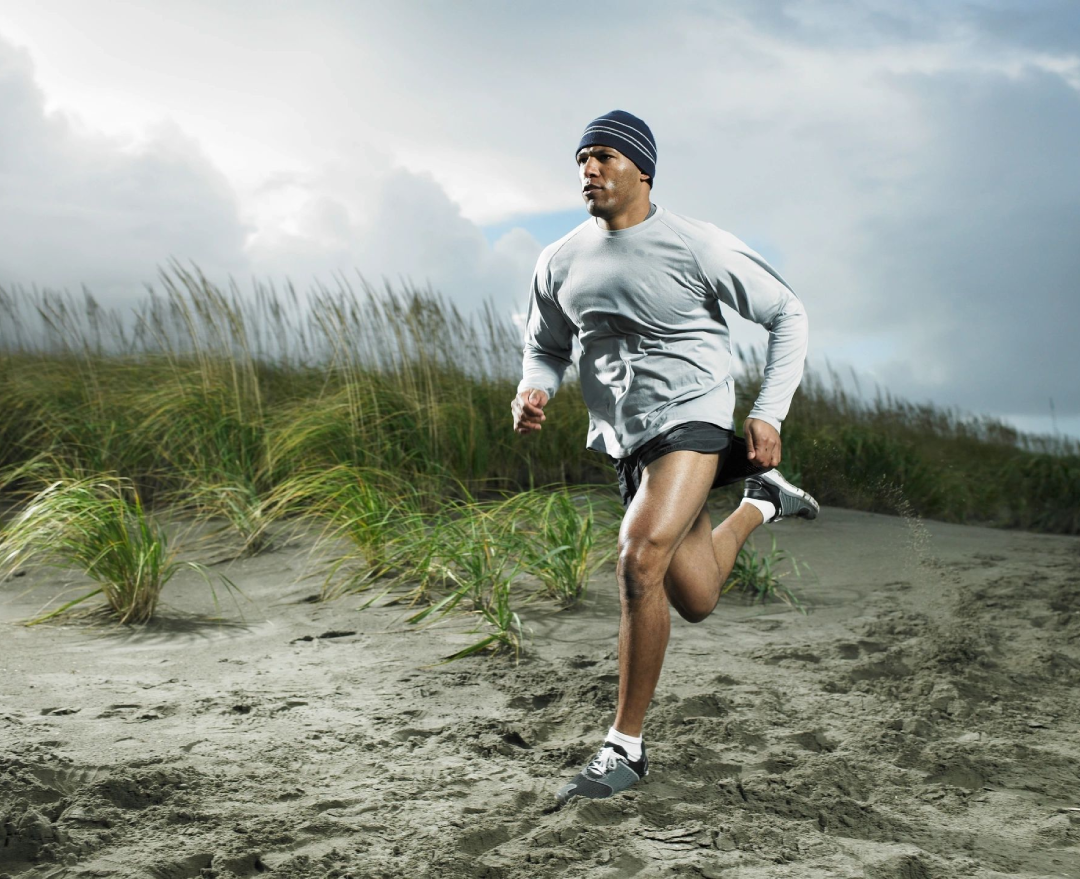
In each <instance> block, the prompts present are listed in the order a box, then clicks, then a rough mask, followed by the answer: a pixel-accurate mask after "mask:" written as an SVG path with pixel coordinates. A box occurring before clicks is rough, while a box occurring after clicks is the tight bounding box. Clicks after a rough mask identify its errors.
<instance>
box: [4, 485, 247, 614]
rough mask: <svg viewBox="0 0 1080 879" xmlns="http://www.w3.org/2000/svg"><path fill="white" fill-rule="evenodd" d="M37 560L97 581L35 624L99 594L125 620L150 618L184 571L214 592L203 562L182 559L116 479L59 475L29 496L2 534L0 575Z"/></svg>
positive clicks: (134, 496)
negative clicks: (167, 588)
mask: <svg viewBox="0 0 1080 879" xmlns="http://www.w3.org/2000/svg"><path fill="white" fill-rule="evenodd" d="M35 561H37V562H42V563H45V564H48V565H53V566H56V567H61V568H74V569H76V570H79V571H82V572H83V573H84V574H86V576H87V577H89V578H90V579H91V580H94V581H95V582H96V583H97V584H98V586H97V588H95V589H92V590H91V591H89V592H86V593H84V594H83V595H81V596H79V597H78V598H75V599H73V600H71V601H68V602H66V603H64V604H63V605H62V606H61V607H59V608H56V609H54V610H52V611H49V612H47V613H43V614H41V615H39V616H38V617H36V618H35V619H34V620H32V621H31V622H33V623H39V622H43V621H45V620H48V619H51V618H52V617H54V616H57V615H58V614H61V613H64V612H65V611H68V610H70V609H71V608H73V607H75V606H76V605H80V604H82V603H83V602H84V601H86V600H88V599H90V598H93V597H94V596H96V595H102V596H103V597H104V598H105V601H106V602H107V604H108V606H109V608H110V609H111V610H112V613H113V614H114V616H115V617H116V619H117V620H118V621H119V622H121V623H144V622H147V621H148V620H149V619H151V617H153V615H154V611H155V610H156V608H157V605H158V600H159V599H160V597H161V591H162V589H163V588H164V587H165V584H166V583H168V582H169V580H171V579H172V577H173V576H174V575H175V574H176V573H177V572H178V571H180V570H182V569H183V568H190V569H192V570H195V571H197V572H199V573H200V574H201V575H202V576H203V578H204V579H206V582H207V585H209V586H210V588H211V589H213V586H212V585H211V583H210V580H209V578H208V577H207V576H206V571H205V569H204V568H203V567H202V566H201V565H198V564H196V563H194V562H187V561H180V560H178V559H177V558H176V552H175V550H174V549H173V548H171V547H170V546H169V542H168V539H167V537H166V532H165V530H164V529H163V528H162V527H160V526H159V525H157V524H156V523H155V522H153V521H152V520H151V518H150V517H149V516H148V515H147V512H146V510H145V508H144V507H143V503H142V500H141V498H140V497H139V493H138V491H137V490H136V489H135V487H134V486H133V485H132V484H131V483H130V482H128V481H126V480H123V479H118V478H110V477H100V476H99V477H94V478H90V479H61V480H57V481H55V482H53V483H51V484H50V485H47V486H46V487H45V488H44V489H42V490H41V491H39V492H37V493H36V494H35V495H34V496H33V497H32V498H31V499H30V501H29V503H28V504H27V505H26V506H25V508H24V509H22V510H21V511H19V512H18V513H17V515H16V516H15V517H14V518H13V519H12V521H11V522H9V523H8V524H7V525H6V526H5V527H4V529H3V531H2V532H0V579H3V578H4V577H6V576H7V575H8V574H10V573H12V572H13V571H14V570H15V569H17V568H19V567H23V566H26V565H28V564H30V563H31V562H35ZM222 580H223V582H225V583H228V581H226V580H224V578H222ZM229 585H231V584H229ZM216 599H217V596H216V594H215V602H216Z"/></svg>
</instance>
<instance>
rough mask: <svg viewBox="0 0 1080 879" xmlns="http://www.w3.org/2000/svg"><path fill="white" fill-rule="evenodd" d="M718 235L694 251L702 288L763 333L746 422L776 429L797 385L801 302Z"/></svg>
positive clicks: (742, 248) (804, 335)
mask: <svg viewBox="0 0 1080 879" xmlns="http://www.w3.org/2000/svg"><path fill="white" fill-rule="evenodd" d="M713 229H714V232H715V233H718V234H716V235H715V236H713V237H711V240H710V241H709V242H708V243H707V245H706V246H704V247H702V248H700V249H699V251H698V254H697V256H698V260H699V264H700V266H701V269H702V272H703V273H704V275H705V283H706V284H707V285H709V286H711V288H712V289H713V291H714V292H715V294H716V296H717V298H719V299H720V301H721V302H723V303H724V304H725V305H728V306H729V307H731V308H733V309H735V311H736V312H738V313H739V314H740V315H741V316H742V317H744V318H746V319H747V320H752V321H754V322H755V323H758V324H761V326H763V327H765V329H767V330H768V331H769V346H768V350H767V353H766V359H765V372H764V375H763V376H762V381H761V390H760V392H759V393H758V398H757V401H756V402H755V403H754V408H753V409H751V410H750V417H751V418H760V419H761V420H762V421H766V422H768V423H769V424H771V425H772V426H773V427H775V428H776V429H777V430H779V429H780V423H781V422H782V421H783V420H784V418H785V417H786V416H787V413H788V409H789V408H790V407H791V398H792V397H794V396H795V391H796V390H797V389H798V387H799V382H800V381H801V380H802V375H803V364H804V362H805V360H806V349H807V341H808V338H809V322H808V320H807V317H806V309H805V308H803V304H802V302H800V301H799V298H798V297H797V296H796V295H795V293H794V292H793V291H792V290H791V288H790V287H789V286H788V285H787V283H786V282H785V281H784V279H783V278H781V277H780V275H779V274H778V273H777V272H776V270H775V269H773V268H772V266H770V265H769V264H768V263H767V262H766V261H765V260H764V259H763V258H762V257H761V256H760V255H759V254H757V253H755V252H754V251H753V250H752V249H751V248H750V247H748V246H747V245H746V244H744V243H743V242H742V241H740V240H739V239H738V238H736V237H735V236H734V235H729V234H727V233H725V232H722V231H721V230H719V229H716V228H715V227H713Z"/></svg>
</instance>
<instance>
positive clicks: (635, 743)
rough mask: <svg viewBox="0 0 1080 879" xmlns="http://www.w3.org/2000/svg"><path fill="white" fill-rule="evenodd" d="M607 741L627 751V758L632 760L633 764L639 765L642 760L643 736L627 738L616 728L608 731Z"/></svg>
mask: <svg viewBox="0 0 1080 879" xmlns="http://www.w3.org/2000/svg"><path fill="white" fill-rule="evenodd" d="M607 741H609V742H611V743H612V744H613V745H620V746H622V749H623V750H624V751H626V756H627V757H629V758H630V762H631V763H637V761H638V760H640V759H641V736H638V737H637V738H634V737H633V736H626V735H623V734H622V733H621V732H619V731H618V730H617V729H615V727H612V728H611V729H609V730H608V734H607Z"/></svg>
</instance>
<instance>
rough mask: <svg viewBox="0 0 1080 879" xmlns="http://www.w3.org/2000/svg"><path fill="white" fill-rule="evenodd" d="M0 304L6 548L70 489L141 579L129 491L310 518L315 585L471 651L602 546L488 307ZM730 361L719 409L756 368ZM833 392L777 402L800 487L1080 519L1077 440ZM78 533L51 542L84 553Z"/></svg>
mask: <svg viewBox="0 0 1080 879" xmlns="http://www.w3.org/2000/svg"><path fill="white" fill-rule="evenodd" d="M0 315H2V317H3V320H0V411H2V412H3V413H4V417H3V418H2V419H0V475H2V476H3V478H2V479H0V501H3V502H4V503H6V504H8V505H12V504H14V509H15V511H16V519H15V521H19V519H18V516H21V515H25V514H26V510H25V509H24V510H23V512H22V513H19V512H18V510H19V509H20V506H19V505H20V503H21V502H22V501H23V499H24V498H25V497H26V495H27V493H28V492H31V493H32V491H31V489H33V488H34V486H35V485H36V483H35V482H34V480H35V479H39V478H42V477H41V473H42V472H44V471H41V467H45V468H46V470H47V469H48V467H52V468H53V469H52V470H51V471H49V473H51V475H47V476H46V477H45V478H47V479H48V481H49V482H50V483H52V484H54V487H53V488H52V489H50V492H51V493H50V494H48V495H46V496H43V497H41V498H40V499H39V501H38V504H37V506H36V507H35V510H36V511H37V512H36V514H35V515H37V516H38V518H37V519H36V520H35V521H36V524H35V525H33V527H31V525H30V524H29V520H26V522H24V524H23V525H22V526H20V527H22V528H23V531H22V532H20V533H23V534H24V535H26V536H25V537H19V538H18V539H17V540H19V541H22V543H21V544H19V546H20V548H19V550H18V552H17V553H16V554H15V555H17V556H18V557H19V558H20V559H25V558H28V553H30V552H31V551H32V550H34V547H35V545H36V542H37V541H40V540H43V539H44V535H45V533H46V531H47V529H48V528H49V527H54V528H60V529H61V530H62V527H61V524H59V523H68V524H65V525H63V527H64V528H66V527H69V525H70V523H71V522H74V521H75V519H74V518H73V516H74V512H73V510H74V507H73V506H72V504H75V505H77V504H78V503H80V502H81V503H83V504H84V506H86V507H87V508H89V505H90V504H91V503H103V504H106V505H109V504H111V505H112V506H111V507H110V509H111V510H112V511H113V512H112V514H111V515H113V516H114V518H115V520H116V523H124V524H123V525H122V526H121V525H120V524H116V525H114V526H110V527H115V528H117V529H118V530H117V531H116V535H117V540H119V535H120V533H121V532H123V533H124V534H126V535H128V536H127V537H126V538H124V539H125V540H126V541H128V542H127V543H126V544H125V543H123V542H120V543H119V544H118V545H120V546H127V547H128V548H127V549H125V550H122V552H128V553H129V558H128V559H127V561H126V562H120V563H119V564H125V563H126V564H130V565H135V567H138V566H139V564H142V565H143V566H144V567H146V566H150V567H154V568H155V569H156V570H157V572H158V574H157V575H156V580H154V578H151V580H150V581H147V582H151V581H153V582H158V583H160V584H162V585H163V583H164V582H165V581H167V579H168V576H171V575H172V573H174V572H175V570H176V569H175V566H174V565H175V559H174V557H172V556H169V555H168V552H167V549H166V548H165V545H164V544H162V545H161V548H160V549H153V547H154V546H155V545H156V544H155V541H158V540H159V538H160V535H159V534H158V532H156V531H154V530H152V526H151V524H150V522H149V519H147V518H146V510H147V509H148V508H158V507H161V508H164V507H172V508H174V509H175V510H177V511H178V512H182V513H186V514H190V515H194V516H195V517H197V518H203V519H208V520H213V521H217V522H220V524H221V527H222V529H224V530H226V531H228V533H230V534H232V535H234V537H235V540H236V542H237V543H238V550H237V554H251V553H257V552H260V551H263V550H265V549H266V548H267V547H268V546H270V545H271V533H272V530H273V529H272V528H271V525H272V524H273V523H274V522H276V521H278V520H280V519H288V520H292V521H294V522H296V523H303V522H310V521H316V522H321V523H322V527H323V528H324V533H325V535H326V538H327V539H332V540H334V541H337V542H338V545H340V546H343V547H346V548H345V549H344V550H342V551H341V552H340V554H339V555H338V556H337V559H336V561H335V562H334V563H333V565H332V566H331V569H330V571H329V572H328V574H327V577H326V581H325V584H324V588H323V597H332V596H334V595H339V594H343V593H352V592H356V591H371V590H373V589H374V590H375V591H374V592H372V595H373V596H378V595H388V596H392V597H393V599H394V600H401V601H405V602H407V603H408V604H409V606H410V608H412V610H411V611H410V614H411V616H412V617H413V618H414V622H416V623H427V622H430V621H431V620H432V619H435V618H440V617H441V616H442V615H444V614H446V613H448V612H450V611H451V610H453V612H455V613H460V612H467V613H469V614H472V615H474V616H475V617H476V618H477V619H478V620H480V621H481V623H482V624H481V626H480V629H481V630H482V631H483V632H484V634H483V637H482V638H481V639H480V640H478V641H477V642H476V644H480V642H481V641H483V645H482V646H480V647H476V650H477V651H479V650H487V649H489V648H491V649H495V648H507V649H511V650H514V651H517V650H519V649H520V647H521V643H522V640H521V639H522V637H523V633H522V630H521V627H520V619H519V618H518V617H517V616H516V614H515V612H514V610H513V607H512V600H511V596H512V595H513V596H521V598H520V600H525V597H528V598H529V599H530V600H531V597H532V596H533V595H544V596H545V597H546V598H548V599H551V600H553V601H555V602H557V603H559V604H560V605H563V606H570V605H572V604H573V603H574V602H576V601H578V600H580V598H581V597H582V596H583V595H584V594H586V590H587V586H588V580H589V577H590V576H591V575H592V573H593V572H594V571H595V569H596V567H597V566H598V565H599V564H602V563H603V562H604V561H605V560H606V559H607V558H609V557H610V554H611V553H612V552H613V548H614V544H615V540H614V534H615V530H617V527H618V521H619V518H620V516H621V510H619V509H618V502H617V500H616V499H615V498H616V494H615V491H614V474H613V471H612V469H611V467H610V463H609V462H608V461H607V460H606V458H605V457H604V456H602V455H598V454H596V453H593V452H588V451H586V450H585V448H584V444H585V431H586V426H587V423H588V414H587V412H586V410H585V406H584V403H583V401H582V399H581V395H580V390H579V388H578V386H577V382H576V379H575V377H574V374H573V372H572V371H571V373H570V374H569V375H568V377H567V381H566V383H565V384H564V387H563V388H562V389H561V391H560V393H559V394H557V395H556V396H555V398H554V399H552V401H551V402H550V403H549V405H548V407H547V415H548V418H547V421H546V422H545V426H544V430H543V431H542V432H541V433H540V434H537V435H533V436H528V437H518V436H516V435H515V434H514V433H513V432H512V430H511V415H510V401H511V399H512V397H513V395H514V391H515V387H516V384H517V379H518V376H519V375H520V339H519V336H520V334H519V332H518V330H516V329H515V328H514V326H513V324H512V322H511V321H510V320H509V319H507V318H504V317H502V316H501V315H499V314H497V313H496V312H495V311H494V309H492V308H487V309H486V310H484V311H482V312H481V313H479V314H475V315H471V316H467V315H464V314H462V313H461V312H460V311H459V310H458V309H456V308H455V307H454V305H453V304H452V303H450V302H448V301H447V300H446V299H444V298H443V297H441V296H440V295H438V294H437V293H435V292H434V291H432V290H430V289H426V288H420V287H416V286H413V285H409V284H407V283H406V284H399V285H396V286H391V285H384V286H383V287H381V288H376V287H375V286H373V285H370V284H368V283H366V282H364V281H362V280H358V281H357V282H355V283H350V282H348V281H347V280H345V279H343V278H342V279H338V281H337V283H336V285H335V286H334V287H332V288H331V287H325V286H321V285H316V286H315V287H314V288H312V289H310V290H308V291H306V292H304V293H300V292H298V291H297V290H296V289H295V288H294V287H292V286H291V285H285V286H284V287H274V286H273V285H269V284H255V285H254V286H253V287H252V288H251V289H249V290H245V291H242V290H240V289H239V288H238V287H237V286H236V285H229V286H227V287H220V286H217V285H215V284H213V283H211V282H210V281H209V280H207V279H206V278H205V277H203V276H202V274H201V273H200V272H199V271H198V270H197V269H196V268H194V267H190V268H189V267H184V266H181V265H179V264H175V263H174V264H171V265H170V266H169V267H167V268H166V269H165V270H164V271H163V272H162V273H161V276H160V278H159V279H158V283H157V284H156V285H155V286H154V287H153V288H152V290H151V291H149V292H148V293H147V295H146V297H145V298H144V299H143V300H142V301H140V302H139V304H138V305H137V307H135V308H133V309H129V310H127V311H113V310H109V309H105V308H102V307H101V306H100V305H99V304H98V303H97V302H96V300H94V298H93V297H92V296H91V295H90V294H89V293H85V292H84V293H83V294H81V295H77V296H76V295H69V294H64V293H56V292H49V291H37V290H31V291H28V290H25V289H5V288H0ZM739 359H740V362H741V364H742V368H741V372H740V374H739V375H738V376H737V379H738V381H737V387H738V395H737V408H736V419H737V422H736V423H741V419H742V417H744V416H745V414H746V413H747V412H748V411H749V409H750V407H751V405H752V403H753V399H754V397H755V396H756V391H757V387H758V385H759V383H760V376H761V372H762V366H763V364H762V363H761V362H760V359H759V358H757V359H756V358H755V357H754V356H752V355H751V354H748V353H746V352H740V358H739ZM852 385H853V383H852V382H851V381H844V380H842V378H841V377H840V376H837V375H836V374H834V373H832V372H831V371H829V370H825V371H824V372H821V371H815V370H812V369H811V370H809V371H808V373H807V376H806V378H805V379H804V381H803V384H802V386H801V388H800V390H799V392H798V393H797V394H796V396H795V399H794V401H793V404H792V408H791V413H790V415H789V417H788V419H787V420H786V421H785V425H784V432H783V456H784V460H783V464H782V466H781V469H782V470H783V471H784V472H785V474H786V475H788V476H789V478H792V479H793V480H794V481H796V482H798V483H800V484H801V485H803V486H804V487H805V488H807V489H808V490H809V491H810V492H812V493H813V494H814V495H815V496H816V497H817V498H818V500H819V501H821V502H822V503H824V504H833V505H839V506H847V507H852V508H856V509H862V510H869V511H874V512H885V513H891V514H898V513H900V512H904V513H905V514H906V515H915V516H923V517H933V518H938V519H944V520H947V521H953V522H965V523H978V524H988V525H996V526H1002V527H1015V528H1026V529H1034V530H1041V531H1047V532H1057V533H1064V534H1077V533H1080V504H1078V503H1077V502H1076V500H1077V498H1078V497H1080V448H1078V447H1077V445H1076V444H1075V443H1071V442H1069V441H1067V440H1062V439H1059V438H1054V437H1035V436H1029V435H1025V434H1021V433H1019V432H1017V431H1015V430H1013V429H1012V428H1010V427H1008V426H1007V425H1004V424H1002V423H1001V422H998V421H995V420H993V419H989V418H982V417H973V416H971V417H969V416H964V415H962V414H960V413H957V412H955V411H952V410H945V409H941V408H938V407H934V406H929V405H916V404H912V403H909V402H906V401H903V400H898V399H896V398H894V397H892V396H890V395H889V394H888V393H887V392H877V393H875V394H874V395H872V396H867V395H865V394H862V393H860V392H859V391H858V389H857V388H855V389H852ZM35 462H37V463H38V465H40V466H38V468H37V470H36V471H35V472H37V473H38V474H39V475H38V476H34V477H31V476H30V475H29V474H30V473H31V471H32V470H33V469H34V468H33V467H31V466H30V465H32V464H34V463H35ZM70 474H78V475H79V479H82V480H83V481H82V482H79V481H78V480H76V482H71V481H70V480H67V476H68V475H70ZM65 480H67V481H65ZM87 480H88V481H87ZM76 484H77V485H78V486H79V487H78V488H77V489H76V488H75V487H74V486H75V485H76ZM584 486H588V488H583V487H584ZM605 486H606V487H607V488H605ZM728 494H731V492H730V491H729V492H728ZM61 497H64V498H68V500H67V501H64V502H63V503H62V502H61V500H60V498H61ZM54 498H55V499H54ZM74 498H81V499H82V501H76V500H73V499H74ZM718 498H719V500H720V502H721V503H726V502H728V501H730V502H732V504H734V503H736V502H737V500H736V498H735V497H734V496H733V495H732V496H731V497H728V496H727V495H726V494H724V493H723V492H721V493H720V495H718ZM46 500H48V501H49V503H48V504H45V501H46ZM65 504H67V506H65ZM46 510H47V511H49V513H48V515H50V516H53V517H54V518H55V519H56V522H55V523H54V524H53V525H52V526H50V525H49V524H48V523H46V522H45V521H44V520H43V519H41V516H42V515H45V513H44V512H43V511H46ZM718 512H722V511H720V510H718ZM140 517H142V518H140ZM72 527H74V526H72ZM101 527H102V528H104V527H105V526H101ZM34 528H36V529H38V530H37V531H34ZM57 533H59V532H57ZM104 533H105V532H104V531H102V534H104ZM32 534H36V535H37V536H36V537H33V538H31V537H30V535H32ZM136 535H145V536H144V537H140V538H139V539H145V541H146V543H145V546H143V545H139V546H138V547H137V545H136V544H135V543H134V542H133V541H134V540H135V537H136ZM6 539H9V540H15V538H6ZM95 539H98V538H95ZM101 539H104V538H101ZM11 546H12V547H14V546H15V544H14V543H12V544H11ZM79 552H82V550H78V551H76V550H75V549H74V548H73V549H72V550H71V553H69V559H71V560H73V561H76V560H79V559H81V561H79V562H78V563H80V564H85V565H88V566H89V562H90V561H93V562H94V564H93V565H92V566H90V567H92V568H93V569H94V570H96V571H102V572H103V571H104V567H103V565H104V561H103V560H102V559H98V558H97V555H96V554H93V553H91V555H87V556H81V555H79ZM86 552H91V550H86ZM143 552H145V553H147V556H146V560H145V561H144V562H141V563H138V564H137V563H136V556H137V555H138V554H139V553H143ZM770 559H774V560H775V554H770V553H766V554H764V555H754V556H751V555H749V554H748V555H747V556H746V558H745V559H743V562H744V563H745V564H744V570H743V572H742V574H740V576H741V577H742V580H743V581H744V582H748V583H751V582H759V581H760V582H768V581H769V577H770V576H771V575H770V573H769V571H770ZM166 575H168V576H166ZM102 576H103V577H104V580H102V581H101V582H102V583H104V582H105V580H108V582H110V583H111V582H113V580H114V579H115V580H117V581H119V582H127V581H126V580H125V576H124V575H121V574H120V573H116V574H115V576H113V575H110V576H105V575H104V573H103V574H102ZM762 577H764V581H761V578H762ZM530 578H531V579H530ZM755 578H757V580H755ZM523 584H531V585H523ZM536 584H539V586H538V587H537V586H536ZM102 588H103V589H104V588H105V586H104V585H103V586H102ZM109 588H113V587H109ZM123 588H124V589H128V587H127V586H124V587H123ZM131 588H132V589H134V590H135V591H138V592H139V593H140V595H141V596H142V597H139V598H137V599H136V598H130V597H123V596H120V595H117V597H116V600H117V607H118V610H117V614H118V615H119V616H120V617H121V618H123V619H127V620H136V619H144V618H146V617H147V615H148V613H152V612H153V607H154V599H152V598H151V597H150V594H149V592H146V591H145V589H146V587H144V586H143V585H142V581H138V585H137V589H136V587H135V586H132V587H131ZM752 591H753V593H754V594H757V595H761V596H762V597H765V596H772V597H783V594H784V593H783V592H782V590H779V591H778V590H777V589H776V588H772V589H771V590H769V589H760V588H758V587H757V586H754V587H753V589H752ZM369 600H370V599H369ZM514 600H519V599H517V598H515V599H514ZM484 639H489V640H484ZM473 646H475V645H473Z"/></svg>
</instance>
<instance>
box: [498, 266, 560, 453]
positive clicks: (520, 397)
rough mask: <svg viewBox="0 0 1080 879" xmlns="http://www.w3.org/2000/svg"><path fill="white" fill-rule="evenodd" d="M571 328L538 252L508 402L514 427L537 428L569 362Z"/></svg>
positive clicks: (522, 431) (520, 429)
mask: <svg viewBox="0 0 1080 879" xmlns="http://www.w3.org/2000/svg"><path fill="white" fill-rule="evenodd" d="M572 350H573V329H572V327H571V325H570V322H569V321H567V319H566V316H565V315H564V314H563V312H562V309H561V308H559V306H558V303H557V302H555V300H554V299H553V298H552V297H551V296H550V295H549V294H548V292H547V265H546V261H545V260H544V258H543V255H541V258H540V261H539V262H538V263H537V266H536V271H535V273H534V274H533V282H532V289H531V291H530V296H529V317H528V320H527V321H526V324H525V334H524V348H523V356H522V365H521V366H522V368H521V371H522V378H521V381H520V382H519V383H518V392H517V396H516V397H515V398H514V400H513V402H512V403H511V406H510V408H511V411H512V412H513V413H514V430H515V431H516V432H517V433H519V434H526V433H530V432H532V431H534V430H540V425H541V422H542V421H544V420H546V416H545V415H544V411H543V410H544V406H546V405H547V402H548V400H550V399H551V398H552V397H553V396H555V392H556V391H557V390H558V389H559V385H561V384H562V379H563V374H564V373H565V372H566V368H567V367H568V366H569V365H570V363H571V362H572V361H571V352H572Z"/></svg>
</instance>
